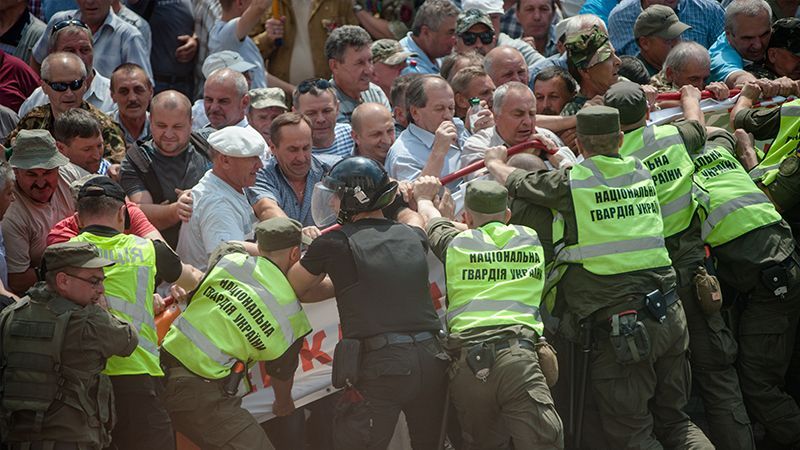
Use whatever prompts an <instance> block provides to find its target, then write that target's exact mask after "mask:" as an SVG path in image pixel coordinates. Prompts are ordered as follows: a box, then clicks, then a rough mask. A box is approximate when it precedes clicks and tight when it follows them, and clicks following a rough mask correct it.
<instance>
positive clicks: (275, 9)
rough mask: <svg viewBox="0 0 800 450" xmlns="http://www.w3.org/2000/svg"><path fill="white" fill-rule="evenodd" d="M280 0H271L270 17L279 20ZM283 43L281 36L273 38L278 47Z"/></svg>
mask: <svg viewBox="0 0 800 450" xmlns="http://www.w3.org/2000/svg"><path fill="white" fill-rule="evenodd" d="M279 2H280V0H272V18H273V19H276V20H281V5H280V3H279ZM282 45H283V38H277V39H275V47H280V46H282Z"/></svg>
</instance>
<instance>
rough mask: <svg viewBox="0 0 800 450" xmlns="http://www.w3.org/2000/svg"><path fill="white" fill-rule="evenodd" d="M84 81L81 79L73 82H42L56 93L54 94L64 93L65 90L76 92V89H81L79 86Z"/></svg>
mask: <svg viewBox="0 0 800 450" xmlns="http://www.w3.org/2000/svg"><path fill="white" fill-rule="evenodd" d="M84 79H85V78H81V79H79V80H75V81H47V80H44V82H45V83H47V85H48V86H50V88H51V89H53V90H54V91H56V92H64V91H66V90H67V89H70V90H72V91H77V90H78V89H80V88H81V86H83V81H84Z"/></svg>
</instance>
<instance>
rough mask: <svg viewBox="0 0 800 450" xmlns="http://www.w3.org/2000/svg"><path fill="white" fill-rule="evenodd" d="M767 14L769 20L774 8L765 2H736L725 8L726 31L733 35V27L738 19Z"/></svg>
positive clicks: (748, 0) (736, 0)
mask: <svg viewBox="0 0 800 450" xmlns="http://www.w3.org/2000/svg"><path fill="white" fill-rule="evenodd" d="M761 14H766V15H767V18H771V17H772V8H770V6H769V3H767V2H765V1H764V0H734V1H732V2H731V3H730V4H728V7H727V8H725V31H729V32H731V33H733V26H734V23H735V21H736V17H738V16H739V15H743V16H745V17H757V16H760V15H761Z"/></svg>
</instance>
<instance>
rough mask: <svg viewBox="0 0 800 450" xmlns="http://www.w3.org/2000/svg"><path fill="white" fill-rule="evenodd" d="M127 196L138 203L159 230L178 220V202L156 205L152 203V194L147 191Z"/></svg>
mask: <svg viewBox="0 0 800 450" xmlns="http://www.w3.org/2000/svg"><path fill="white" fill-rule="evenodd" d="M129 198H130V199H131V201H132V202H134V203H138V204H139V208H140V209H141V210H142V212H143V213H144V215H145V216H147V219H148V220H149V221H150V223H152V224H153V226H155V227H156V228H158V229H159V230H166V229H167V228H169V227H171V226H173V225H175V224H176V223H178V222H180V216H178V202H175V203H169V204H164V203H162V204H158V205H156V204H154V203H153V196H152V195H150V193H149V192H147V191H139V192H137V193H135V194H131V195H130V197H129Z"/></svg>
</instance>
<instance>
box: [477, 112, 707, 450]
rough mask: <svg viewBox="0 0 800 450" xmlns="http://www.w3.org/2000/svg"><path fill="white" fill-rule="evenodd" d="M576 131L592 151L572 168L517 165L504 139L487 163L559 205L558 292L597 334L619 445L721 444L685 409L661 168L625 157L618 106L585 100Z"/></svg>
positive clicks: (684, 367) (599, 393)
mask: <svg viewBox="0 0 800 450" xmlns="http://www.w3.org/2000/svg"><path fill="white" fill-rule="evenodd" d="M577 137H578V139H577V142H578V148H579V149H580V151H581V153H582V154H583V155H584V157H585V158H586V159H585V160H584V161H583V162H581V163H579V164H577V165H575V166H574V167H573V168H572V169H571V170H564V169H562V170H558V171H554V172H534V173H525V172H524V171H521V170H514V169H513V168H511V167H509V166H508V165H506V164H505V159H506V150H505V148H504V147H494V148H490V149H489V150H487V152H486V167H487V168H488V169H489V172H490V173H491V174H492V175H493V176H494V177H495V178H496V179H497V180H499V181H502V182H505V184H506V187H507V188H508V190H509V193H510V195H511V196H512V197H515V198H517V199H522V200H526V201H529V202H531V203H537V204H540V205H542V206H545V207H548V208H552V209H554V210H556V211H558V213H559V218H560V222H559V223H558V224H557V225H559V229H560V231H559V234H560V235H561V236H563V242H562V243H561V244H560V245H559V246H558V247H557V249H556V256H555V264H556V265H557V266H559V265H560V266H562V268H563V269H564V273H563V277H562V278H561V282H559V284H558V289H559V295H563V298H564V299H565V301H566V308H567V310H569V311H570V312H571V314H573V315H574V316H575V317H576V318H577V320H578V321H579V322H580V323H581V324H582V325H583V327H582V328H583V330H584V333H589V332H591V333H592V334H593V337H594V343H593V346H592V347H591V348H592V349H593V350H592V351H594V352H595V354H594V355H591V359H590V364H591V366H590V368H589V372H590V374H591V379H590V384H591V389H592V393H593V395H594V398H595V401H596V403H597V405H598V408H599V413H600V417H601V420H602V424H603V429H604V431H605V433H606V435H607V438H608V441H609V444H610V446H611V447H612V448H660V447H661V446H662V445H663V446H664V447H679V448H693V449H697V448H709V449H710V448H713V446H712V445H711V443H710V442H709V441H708V439H707V438H706V437H705V435H703V433H702V431H700V429H699V428H697V426H695V425H694V424H693V423H692V422H691V421H690V420H689V417H688V416H687V415H686V414H685V413H684V412H683V408H684V407H685V406H686V403H687V401H688V397H689V392H688V386H689V380H688V371H689V362H688V359H687V355H686V350H687V348H688V344H689V335H688V333H687V330H686V317H685V315H684V312H683V307H682V306H681V303H680V301H679V300H678V298H677V295H676V293H675V272H674V271H673V270H672V268H671V267H670V266H671V261H670V259H669V255H668V252H667V249H666V248H665V247H664V236H663V222H662V219H661V214H660V208H659V204H658V197H657V194H656V189H655V185H654V184H653V181H652V177H651V175H650V173H649V172H648V171H647V169H645V167H644V166H643V165H642V163H641V162H640V161H639V160H637V159H635V158H631V157H622V156H619V154H618V150H619V145H620V144H621V141H622V133H621V132H620V127H619V114H618V112H617V110H615V109H613V108H608V107H606V106H592V107H588V108H584V109H582V110H581V111H580V112H578V114H577Z"/></svg>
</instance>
